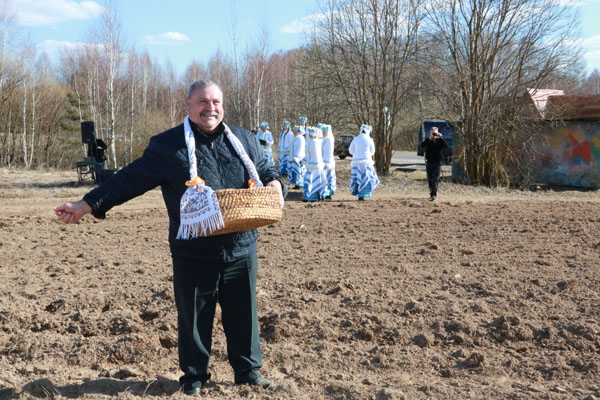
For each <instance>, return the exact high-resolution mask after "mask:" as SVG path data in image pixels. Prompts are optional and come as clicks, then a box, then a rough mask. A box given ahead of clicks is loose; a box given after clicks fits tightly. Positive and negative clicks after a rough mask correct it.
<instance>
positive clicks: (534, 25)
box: [426, 0, 578, 185]
mask: <svg viewBox="0 0 600 400" xmlns="http://www.w3.org/2000/svg"><path fill="white" fill-rule="evenodd" d="M427 18H428V19H427V23H426V26H427V27H428V29H429V33H430V35H431V38H432V39H433V40H436V41H438V42H439V43H442V44H443V46H444V48H445V49H446V51H445V52H443V53H441V54H435V55H434V54H431V55H430V59H431V61H432V63H433V64H434V65H435V66H436V67H437V72H436V75H433V76H430V77H429V79H428V80H429V81H430V82H436V78H438V77H441V76H444V75H445V76H446V77H450V78H451V79H452V81H453V82H455V84H450V85H447V86H441V85H438V86H437V87H436V94H437V95H438V97H439V100H440V103H441V104H442V105H443V106H444V108H445V110H446V115H447V118H448V119H449V120H451V121H454V122H456V124H455V125H456V127H457V133H458V134H459V136H460V144H461V149H462V152H461V155H460V156H461V160H462V162H463V165H464V166H465V168H466V174H467V179H468V182H470V183H473V184H486V185H497V184H508V183H509V181H510V180H511V176H510V173H509V172H508V171H507V169H506V165H507V161H508V159H509V157H511V155H513V154H514V153H515V152H520V151H522V150H523V149H524V147H523V146H522V145H523V144H524V143H527V140H524V139H527V138H528V136H527V128H526V126H527V125H526V123H527V121H526V120H524V119H523V118H522V111H521V101H522V96H523V94H524V93H525V89H526V88H540V87H543V85H544V84H545V83H546V82H547V81H548V79H549V78H550V77H551V76H552V74H557V73H560V72H561V71H565V70H567V69H568V68H569V66H570V65H572V63H573V62H574V61H575V60H576V59H577V48H576V47H575V46H574V45H573V43H572V41H571V40H570V38H571V37H572V34H573V32H574V29H575V28H576V26H577V23H578V18H577V16H576V15H575V14H574V12H573V10H572V8H570V7H569V6H564V5H562V4H561V2H560V0H501V1H498V0H443V1H442V0H439V1H435V2H433V3H431V6H430V9H429V13H428V17H427Z"/></svg>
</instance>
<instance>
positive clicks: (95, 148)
mask: <svg viewBox="0 0 600 400" xmlns="http://www.w3.org/2000/svg"><path fill="white" fill-rule="evenodd" d="M81 142H82V143H84V144H87V156H86V157H83V161H79V162H77V163H76V164H75V168H76V169H77V180H78V182H79V183H82V182H84V181H86V180H88V179H89V180H91V181H92V182H94V183H95V184H98V185H99V184H101V183H103V182H104V181H106V180H107V179H108V178H110V177H111V176H112V175H113V173H114V171H113V170H110V169H104V162H105V161H106V156H105V155H104V151H105V150H106V149H107V148H108V146H107V145H106V143H104V141H103V140H102V139H98V138H97V136H96V128H95V126H94V121H82V122H81Z"/></svg>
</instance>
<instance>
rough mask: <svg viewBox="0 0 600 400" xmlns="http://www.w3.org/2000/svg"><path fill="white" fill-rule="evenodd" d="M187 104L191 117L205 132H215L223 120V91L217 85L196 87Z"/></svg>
mask: <svg viewBox="0 0 600 400" xmlns="http://www.w3.org/2000/svg"><path fill="white" fill-rule="evenodd" d="M185 104H186V105H187V107H188V113H189V114H190V119H191V120H192V121H193V122H194V123H195V124H196V125H198V127H199V128H200V130H201V131H202V132H204V133H214V132H215V131H216V130H217V127H218V126H219V124H220V123H221V121H223V114H224V111H223V92H221V89H219V87H218V86H216V85H210V86H207V87H205V88H198V89H196V90H195V91H194V93H192V97H191V98H189V99H186V101H185Z"/></svg>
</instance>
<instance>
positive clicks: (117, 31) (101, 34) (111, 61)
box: [96, 0, 124, 169]
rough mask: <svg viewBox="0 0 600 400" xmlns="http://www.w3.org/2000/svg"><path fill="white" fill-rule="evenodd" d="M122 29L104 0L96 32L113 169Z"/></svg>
mask: <svg viewBox="0 0 600 400" xmlns="http://www.w3.org/2000/svg"><path fill="white" fill-rule="evenodd" d="M122 29H123V28H122V26H121V23H120V21H119V17H118V13H117V10H116V8H115V7H114V6H113V3H112V0H106V2H105V6H104V13H103V16H102V25H101V26H99V27H98V31H97V32H96V34H97V37H98V39H99V43H100V44H102V48H103V50H104V54H103V61H104V66H105V68H106V70H105V71H103V72H104V73H105V74H106V96H107V98H106V101H107V107H108V124H109V127H110V128H109V129H110V149H111V152H110V153H111V156H112V165H113V167H114V168H115V169H116V168H118V163H117V149H116V142H117V136H116V131H117V129H116V128H117V127H116V122H117V110H118V107H119V102H120V91H119V90H118V88H117V87H116V85H118V84H119V82H120V75H121V66H122V61H123V55H122V47H123V45H124V43H123V38H122V36H121V35H122Z"/></svg>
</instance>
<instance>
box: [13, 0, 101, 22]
mask: <svg viewBox="0 0 600 400" xmlns="http://www.w3.org/2000/svg"><path fill="white" fill-rule="evenodd" d="M13 7H14V9H15V11H16V13H17V20H18V21H19V23H20V24H21V25H25V26H45V25H57V24H60V23H62V22H68V21H77V20H85V19H90V18H94V17H97V16H99V15H101V14H102V13H103V12H104V8H103V7H102V6H101V5H99V4H98V3H96V2H95V1H82V2H77V1H74V0H13Z"/></svg>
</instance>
